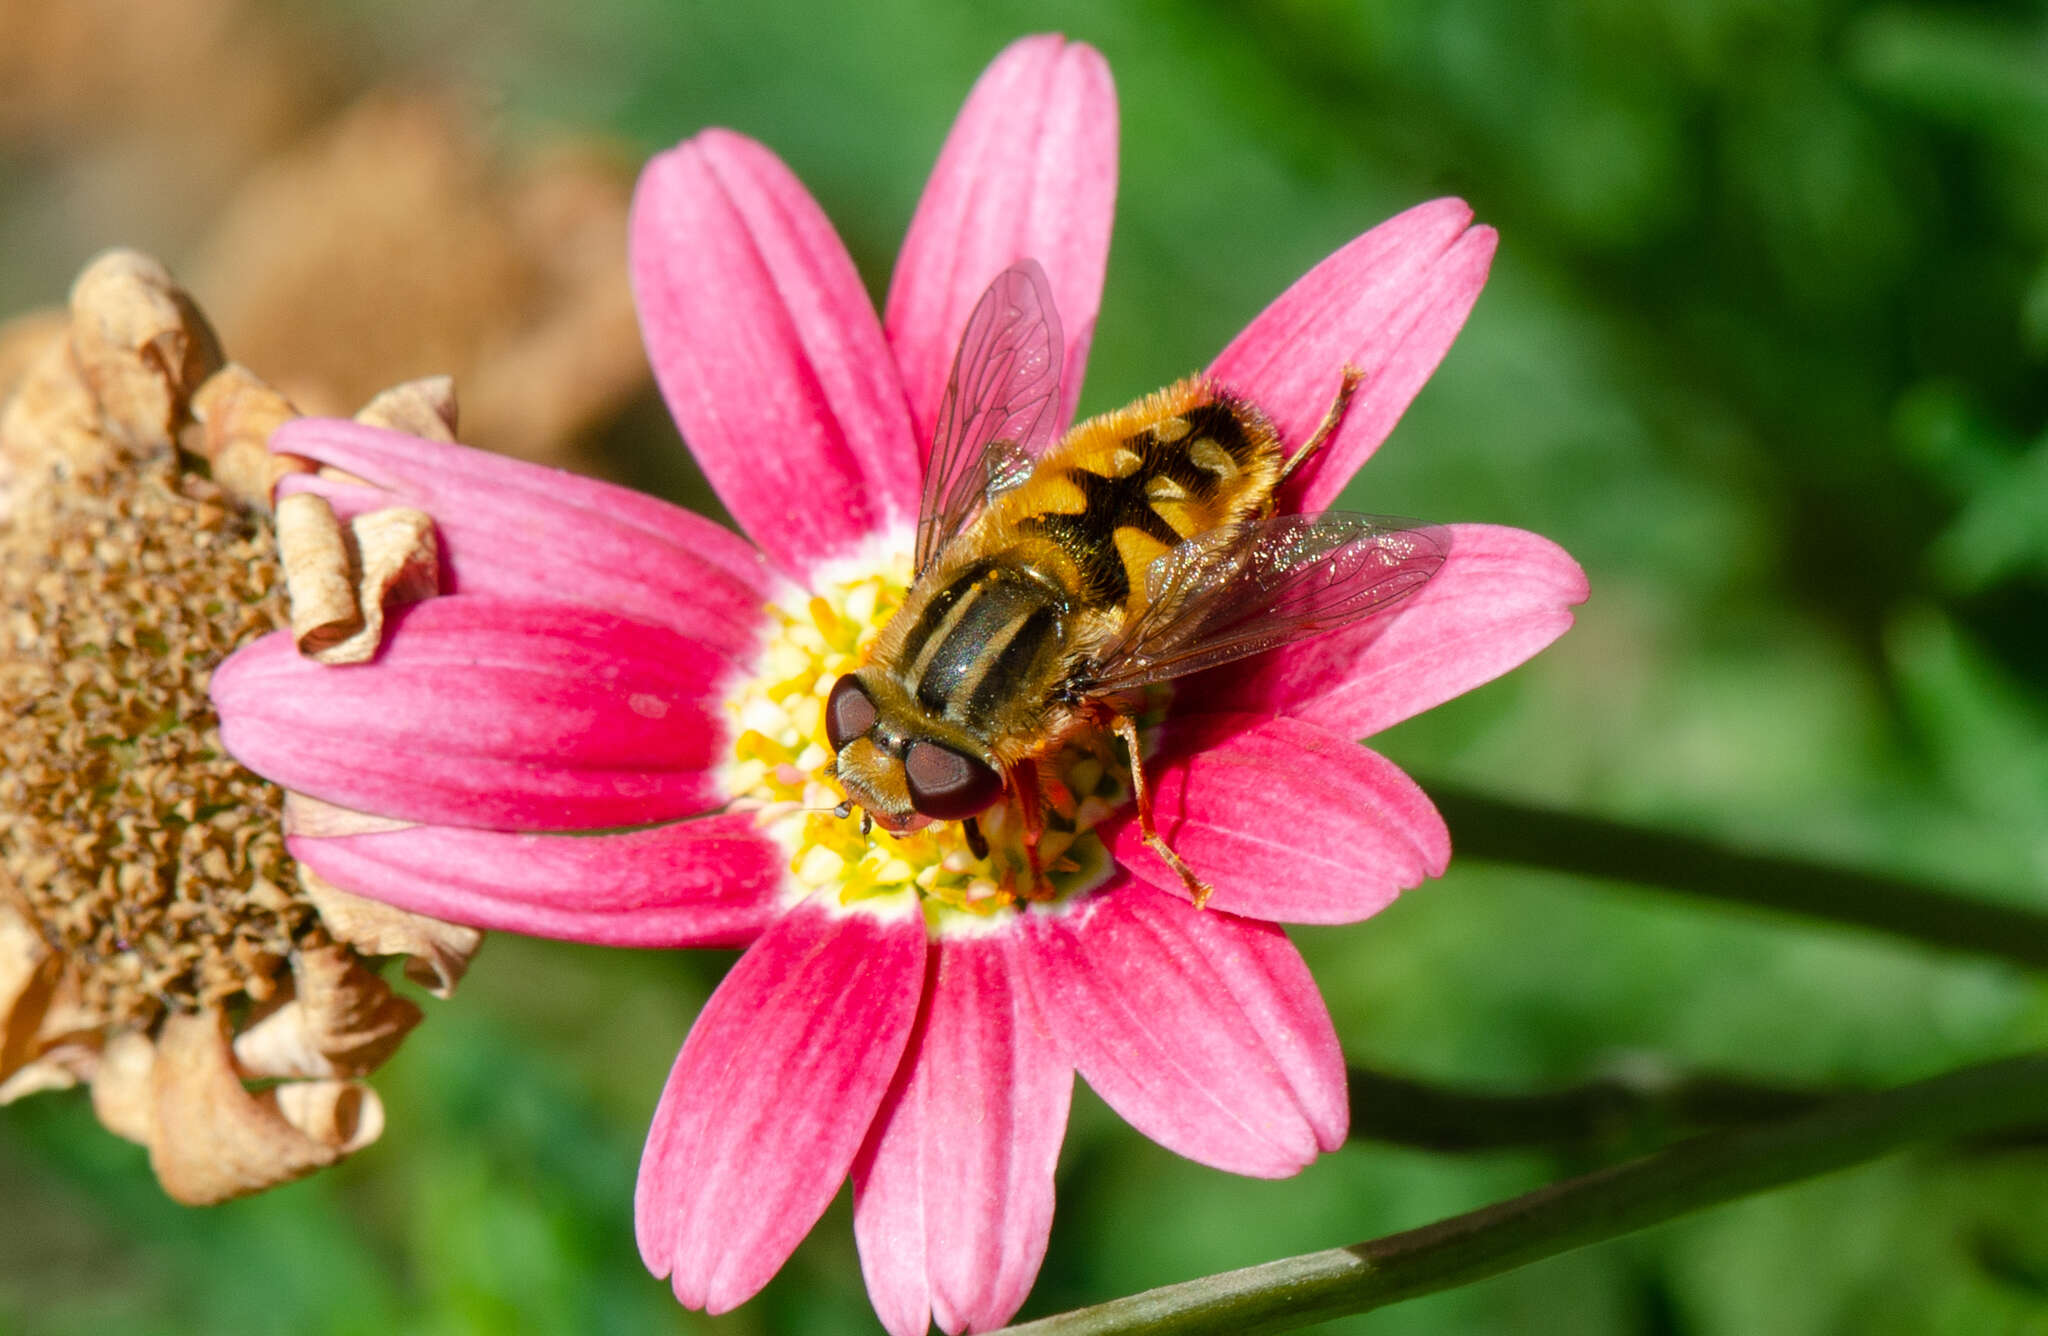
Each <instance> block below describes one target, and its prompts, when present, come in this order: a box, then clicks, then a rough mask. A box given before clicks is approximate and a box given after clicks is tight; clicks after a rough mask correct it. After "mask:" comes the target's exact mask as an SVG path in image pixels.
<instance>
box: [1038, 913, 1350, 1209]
mask: <svg viewBox="0 0 2048 1336" xmlns="http://www.w3.org/2000/svg"><path fill="white" fill-rule="evenodd" d="M1024 922H1025V924H1026V931H1027V933H1028V934H1029V938H1030V940H1029V941H1027V943H1026V944H1025V948H1024V949H1025V951H1026V952H1027V953H1028V954H1027V955H1026V960H1027V962H1028V963H1029V965H1030V967H1031V971H1032V972H1031V976H1030V977H1031V982H1032V992H1033V995H1034V996H1035V998H1036V1000H1037V1001H1038V1004H1039V1008H1040V1010H1041V1012H1042V1013H1043V1014H1044V1016H1045V1018H1046V1020H1047V1021H1048V1022H1049V1023H1050V1024H1051V1026H1052V1029H1053V1033H1054V1034H1055V1035H1056V1036H1057V1037H1058V1038H1059V1041H1060V1044H1061V1046H1062V1048H1063V1050H1064V1051H1065V1053H1066V1056H1067V1057H1068V1058H1069V1059H1070V1060H1071V1061H1072V1062H1073V1063H1074V1065H1075V1066H1076V1067H1078V1068H1080V1070H1081V1075H1082V1076H1083V1077H1084V1078H1086V1079H1087V1082H1088V1084H1089V1085H1091V1086H1093V1087H1094V1088H1095V1091H1096V1093H1098V1094H1100V1095H1101V1096H1102V1098H1103V1099H1104V1100H1105V1101H1106V1102H1107V1103H1108V1104H1109V1106H1110V1107H1111V1108H1113V1109H1115V1110H1116V1111H1117V1112H1118V1113H1120V1114H1122V1115H1123V1116H1124V1117H1125V1118H1126V1119H1127V1120H1129V1122H1130V1123H1131V1125H1132V1126H1133V1127H1135V1128H1137V1129H1138V1130H1139V1131H1140V1132H1143V1133H1144V1134H1145V1135H1146V1136H1148V1137H1151V1138H1152V1139H1153V1140H1154V1141H1157V1142H1158V1143H1159V1144H1160V1145H1162V1146H1165V1147H1166V1148H1167V1149H1169V1150H1173V1151H1177V1152H1179V1153H1180V1154H1182V1155H1185V1156H1187V1157H1188V1158H1189V1159H1191V1160H1198V1161H1200V1162H1201V1163H1203V1164H1207V1165H1212V1166H1214V1167H1215V1168H1218V1169H1228V1170H1230V1171H1231V1172H1233V1173H1239V1174H1251V1175H1254V1176H1256V1177H1259V1178H1284V1177H1286V1176H1287V1175H1289V1174H1292V1173H1294V1172H1296V1171H1297V1170H1299V1169H1300V1168H1301V1167H1302V1166H1303V1165H1305V1164H1307V1163H1308V1162H1309V1161H1310V1160H1312V1159H1314V1158H1315V1156H1316V1150H1317V1148H1318V1147H1320V1148H1322V1149H1323V1150H1334V1149H1335V1148H1336V1147H1338V1146H1339V1145H1342V1144H1343V1141H1344V1135H1345V1132H1346V1130H1347V1128H1348V1126H1349V1119H1350V1112H1349V1107H1348V1105H1347V1103H1346V1096H1345V1089H1344V1057H1343V1054H1342V1053H1341V1052H1340V1051H1339V1050H1338V1047H1337V1033H1336V1031H1335V1029H1334V1028H1333V1027H1332V1026H1331V1024H1330V1016H1329V1013H1328V1011H1327V1010H1325V1009H1324V1007H1323V1000H1322V996H1321V994H1319V993H1318V992H1317V991H1316V985H1315V980H1314V979H1312V978H1310V977H1309V973H1308V966H1306V965H1304V964H1303V963H1302V960H1301V956H1300V955H1299V954H1298V953H1297V952H1296V951H1295V949H1294V944H1293V943H1291V942H1289V941H1288V940H1287V936H1286V934H1285V933H1283V932H1281V931H1280V930H1279V929H1278V928H1277V927H1274V926H1273V925H1272V924H1270V923H1260V922H1257V921H1255V920H1252V919H1243V918H1238V917H1236V916H1235V915H1232V914H1226V913H1222V912H1220V911H1218V910H1214V909H1202V910H1198V909H1195V908H1194V907H1193V906H1191V905H1189V904H1188V903H1187V902H1186V901H1185V900H1181V899H1177V898H1176V897H1174V896H1171V895H1166V894H1163V893H1161V892H1159V891H1156V890H1153V889H1152V888H1151V887H1149V886H1145V885H1143V884H1140V883H1135V882H1126V883H1122V884H1120V885H1119V886H1118V887H1117V888H1116V889H1114V890H1111V891H1108V892H1099V893H1097V895H1096V896H1095V897H1094V898H1093V899H1091V900H1089V901H1087V902H1086V903H1084V904H1082V905H1080V906H1078V907H1077V908H1076V909H1074V910H1073V911H1071V912H1069V913H1065V914H1032V915H1028V916H1027V917H1026V918H1025V920H1024Z"/></svg>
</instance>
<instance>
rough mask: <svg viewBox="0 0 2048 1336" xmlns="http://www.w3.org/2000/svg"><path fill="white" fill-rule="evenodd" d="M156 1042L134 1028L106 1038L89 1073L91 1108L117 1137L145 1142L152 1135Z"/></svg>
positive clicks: (149, 1140)
mask: <svg viewBox="0 0 2048 1336" xmlns="http://www.w3.org/2000/svg"><path fill="white" fill-rule="evenodd" d="M155 1072H156V1045H155V1044H152V1043H151V1042H150V1041H149V1037H148V1036H147V1035H144V1034H142V1033H140V1032H139V1031H135V1030H124V1031H122V1032H121V1033H119V1034H117V1035H115V1036H114V1037H113V1038H111V1039H109V1040H108V1041H107V1046H106V1047H105V1048H104V1049H102V1050H101V1052H100V1060H99V1065H98V1066H97V1067H96V1068H95V1069H94V1070H93V1076H92V1111H93V1113H95V1114H96V1115H98V1117H99V1120H100V1125H101V1126H102V1127H104V1128H106V1129H107V1130H108V1131H109V1132H112V1133H113V1134H114V1135H115V1136H117V1137H124V1138H126V1139H127V1140H129V1141H133V1142H135V1143H136V1144H137V1145H140V1146H147V1145H149V1144H150V1142H151V1141H153V1140H154V1139H155V1137H156V1087H155V1080H154V1077H155Z"/></svg>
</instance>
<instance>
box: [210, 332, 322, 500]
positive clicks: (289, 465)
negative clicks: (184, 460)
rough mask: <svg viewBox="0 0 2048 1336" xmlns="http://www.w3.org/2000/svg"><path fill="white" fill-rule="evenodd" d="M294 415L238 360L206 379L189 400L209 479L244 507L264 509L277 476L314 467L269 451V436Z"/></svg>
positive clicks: (289, 405)
mask: <svg viewBox="0 0 2048 1336" xmlns="http://www.w3.org/2000/svg"><path fill="white" fill-rule="evenodd" d="M298 415H299V412H298V410H297V409H296V408H294V407H292V403H291V400H289V399H287V398H285V397H284V395H282V394H280V393H278V392H277V391H276V390H274V389H272V388H271V387H270V386H269V385H267V384H265V383H264V382H263V381H262V380H261V379H259V378H258V377H257V376H256V374H255V373H254V372H252V371H250V370H249V369H248V368H247V367H244V366H242V365H241V364H239V363H236V362H230V363H228V364H227V365H226V366H224V367H222V368H221V369H220V370H219V371H217V372H215V373H214V374H213V375H211V376H209V377H207V380H206V383H205V384H204V385H201V386H200V387H199V390H198V392H197V393H195V394H194V395H193V396H192V416H193V417H194V418H195V419H197V420H198V422H199V424H200V427H201V431H200V432H199V433H198V446H199V452H200V453H201V454H203V455H205V456H206V458H207V461H208V463H209V464H210V465H211V467H212V470H213V480H214V481H215V482H217V483H219V484H220V485H221V486H223V487H225V488H227V489H228V490H229V491H230V492H232V493H234V495H235V496H236V497H238V498H239V499H240V500H241V501H242V502H243V503H244V504H246V505H252V506H268V505H269V504H270V493H271V488H272V487H274V486H275V485H276V483H277V480H278V478H279V477H280V476H281V475H283V474H285V473H303V472H306V471H308V470H310V469H311V468H312V464H311V462H310V461H308V460H304V459H300V458H299V457H298V456H296V455H275V454H272V453H271V452H270V433H272V432H274V431H276V430H277V429H278V428H279V427H281V426H283V425H284V424H285V423H287V422H289V421H291V420H292V419H293V418H295V417H297V416H298Z"/></svg>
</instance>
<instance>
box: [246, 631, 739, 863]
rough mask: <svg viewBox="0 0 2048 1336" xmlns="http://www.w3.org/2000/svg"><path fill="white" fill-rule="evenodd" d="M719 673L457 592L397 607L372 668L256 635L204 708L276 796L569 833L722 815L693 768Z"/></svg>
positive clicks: (652, 636)
mask: <svg viewBox="0 0 2048 1336" xmlns="http://www.w3.org/2000/svg"><path fill="white" fill-rule="evenodd" d="M731 671H732V665H731V663H730V662H729V661H727V660H726V659H725V658H723V657H722V656H720V655H718V654H716V653H713V652H712V651H711V650H710V649H708V648H707V647H705V646H704V645H703V644H701V643H699V642H696V641H691V640H686V639H684V638H683V637H682V636H679V635H677V634H676V633H675V632H673V631H670V630H667V629H665V628H662V627H658V626H650V625H648V624H647V623H645V622H633V621H627V620H625V619H623V618H620V617H615V616H612V615H611V614H609V613H603V612H594V611H588V610H585V609H581V608H577V607H574V606H572V605H570V604H566V603H526V602H518V601H513V600H509V599H495V598H483V597H480V596H477V595H460V594H458V595H451V596H448V597H445V598H434V599H429V600H427V601H426V602H424V603H416V604H413V605H412V606H410V607H405V608H401V609H398V610H396V611H395V612H394V614H393V615H392V618H391V621H390V629H389V630H388V631H387V632H386V637H385V643H384V648H383V651H382V652H381V653H380V654H379V655H378V657H377V658H376V660H375V661H374V662H371V663H366V664H351V665H348V666H345V667H328V666H326V665H323V664H320V663H316V662H314V661H313V660H311V659H307V658H304V657H302V656H301V655H300V654H299V652H298V650H297V649H296V648H295V647H294V645H293V644H292V638H291V635H290V633H289V632H277V633H274V634H272V635H268V636H265V637H264V638H263V639H261V640H259V641H257V642H256V643H255V644H253V645H248V646H245V647H244V648H242V649H241V650H239V651H237V652H236V653H235V654H234V655H232V656H231V657H229V659H228V660H227V661H226V662H225V663H223V664H222V665H221V666H220V668H219V670H218V671H216V672H215V673H214V676H213V700H214V704H215V705H216V707H217V708H218V709H219V710H220V715H221V740H222V741H223V742H224V743H225V744H226V745H227V749H228V751H229V752H230V753H231V754H232V755H233V756H234V757H235V759H236V760H238V761H240V762H241V763H242V764H243V765H246V766H248V767H249V768H250V769H252V770H255V771H257V772H258V773H260V774H263V775H265V776H267V777H268V778H270V779H272V780H274V781H275V782H277V783H279V784H281V785H283V786H284V787H286V788H289V789H294V790H296V791H298V792H300V793H308V794H311V795H312V796H314V797H316V798H320V799H324V800H325V801H327V802H331V803H338V804H340V805H341V806H343V807H348V808H352V809H354V810H356V811H359V812H371V813H375V814H376V815H379V816H391V817H398V818H401V819H403V820H408V821H422V822H430V823H433V824H437V825H450V826H481V827H487V828H496V829H504V830H570V829H585V828H590V827H597V826H630V825H639V824H642V823H645V822H650V821H665V820H670V819H673V818H675V817H680V816H689V815H692V814H694V813H697V812H701V811H704V810H706V809H707V808H709V807H713V806H717V805H720V804H722V803H724V802H725V801H726V800H727V797H728V795H727V794H725V793H724V792H723V791H722V790H721V789H720V787H719V786H718V784H717V783H716V782H715V780H714V779H713V777H712V776H711V775H710V774H708V773H707V771H708V769H709V768H710V767H712V766H715V765H717V764H718V763H719V762H720V761H721V760H722V759H723V753H724V750H725V748H724V745H723V744H724V738H725V726H724V724H723V722H722V721H721V720H720V719H719V718H718V715H717V713H716V711H717V703H718V690H719V686H720V684H721V683H722V681H723V680H724V678H725V677H727V676H728V675H729V674H730V673H731Z"/></svg>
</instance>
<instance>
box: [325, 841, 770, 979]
mask: <svg viewBox="0 0 2048 1336" xmlns="http://www.w3.org/2000/svg"><path fill="white" fill-rule="evenodd" d="M288 843H289V845H290V847H291V851H292V856H293V857H294V858H297V859H298V860H299V861H300V862H302V863H304V864H306V865H307V866H308V867H310V868H312V869H313V870H314V871H315V872H317V873H319V874H320V875H321V876H323V877H325V878H326V879H327V880H329V881H331V882H333V883H334V884H335V885H337V886H339V887H341V888H342V889H343V890H345V891H353V892H355V893H356V894H357V895H367V896H369V897H371V898H372V899H376V900H382V901H384V902H385V903H386V904H393V905H397V906H398V907H399V908H401V909H410V910H412V911H413V912H414V913H417V914H431V915H432V916H433V917H435V918H439V919H446V920H448V921H450V922H452V923H467V924H469V925H471V926H472V927H478V928H489V929H492V930H493V931H498V932H518V933H525V934H527V935H529V936H533V937H554V938H559V939H561V940H563V941H573V942H598V943H601V944H603V945H606V946H639V947H678V946H744V945H746V944H747V943H748V942H750V941H752V940H753V939H754V938H755V937H757V936H759V935H760V933H761V931H762V930H763V929H764V928H766V927H767V926H768V925H769V923H771V922H772V921H773V920H774V919H775V918H776V917H777V916H778V915H779V914H780V913H781V906H780V905H779V904H778V903H777V895H778V893H779V892H780V891H781V889H782V886H783V876H784V874H783V864H784V863H785V862H786V861H787V855H786V854H784V853H783V851H782V849H781V847H780V846H778V845H776V844H774V843H772V842H770V841H769V840H767V839H765V838H763V837H762V836H761V834H760V833H759V831H758V829H757V828H756V823H755V820H754V817H753V815H752V814H751V813H744V812H738V813H732V814H730V815H722V816H708V817H703V818H700V819H698V820H694V821H678V822H672V823H670V824H668V825H663V826H656V827H653V828H652V829H649V830H632V831H621V832H615V833H612V834H605V835H530V834H515V833H512V832H509V831H495V830H462V829H458V828H455V827H452V826H413V827H410V828H408V829H406V830H395V831H386V832H380V833H378V834H374V835H346V836H338V837H326V838H321V837H313V836H295V837H293V838H292V839H290V840H289V841H288Z"/></svg>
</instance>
